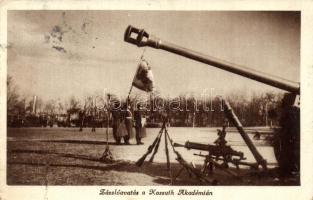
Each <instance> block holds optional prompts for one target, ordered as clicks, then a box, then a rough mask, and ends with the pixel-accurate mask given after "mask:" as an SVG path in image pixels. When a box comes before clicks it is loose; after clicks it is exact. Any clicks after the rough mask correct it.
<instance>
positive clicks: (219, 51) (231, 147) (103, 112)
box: [6, 10, 302, 192]
mask: <svg viewBox="0 0 313 200" xmlns="http://www.w3.org/2000/svg"><path fill="white" fill-rule="evenodd" d="M300 35H301V11H279V10H275V11H205V10H194V11H192V10H8V11H7V41H8V43H7V99H6V100H7V120H6V123H7V133H6V143H7V148H6V155H7V159H6V168H7V169H6V184H7V185H9V186H17V185H22V186H38V185H39V186H82V185H83V186H95V185H98V186H99V185H100V186H159V185H160V186H162V185H163V186H199V185H201V186H212V185H214V186H300V185H301V184H302V182H301V178H300V177H301V170H300V169H301V168H300V158H301V155H300V138H301V137H300V136H301V134H300V58H301V57H300V56H301V55H300V44H301V40H300V39H301V37H300ZM301 111H302V110H301ZM199 192H201V191H199Z"/></svg>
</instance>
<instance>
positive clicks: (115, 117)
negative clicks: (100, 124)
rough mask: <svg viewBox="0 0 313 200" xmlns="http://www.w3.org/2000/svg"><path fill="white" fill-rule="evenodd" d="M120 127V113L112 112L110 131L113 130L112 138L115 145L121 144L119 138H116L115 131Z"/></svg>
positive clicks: (117, 111)
mask: <svg viewBox="0 0 313 200" xmlns="http://www.w3.org/2000/svg"><path fill="white" fill-rule="evenodd" d="M119 125H120V112H119V110H114V109H113V110H112V129H113V137H114V140H115V142H116V144H120V143H121V137H120V136H118V133H117V129H118V127H119Z"/></svg>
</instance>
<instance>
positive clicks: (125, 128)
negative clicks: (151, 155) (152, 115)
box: [112, 104, 146, 145]
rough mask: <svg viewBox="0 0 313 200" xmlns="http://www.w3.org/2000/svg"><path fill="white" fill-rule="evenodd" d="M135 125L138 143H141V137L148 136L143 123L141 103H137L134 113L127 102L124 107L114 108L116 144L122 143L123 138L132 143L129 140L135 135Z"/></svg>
mask: <svg viewBox="0 0 313 200" xmlns="http://www.w3.org/2000/svg"><path fill="white" fill-rule="evenodd" d="M133 126H134V127H135V132H136V143H137V145H141V144H143V142H142V141H141V139H142V138H143V137H145V136H146V129H145V126H144V123H143V117H142V113H141V107H140V105H137V110H135V111H134V115H133V114H132V112H131V109H130V106H129V105H127V104H125V105H124V106H123V107H122V109H118V110H112V128H113V137H114V140H115V141H116V144H121V142H122V139H123V140H124V143H125V144H130V143H129V140H130V139H131V138H132V137H133Z"/></svg>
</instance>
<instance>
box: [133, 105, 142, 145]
mask: <svg viewBox="0 0 313 200" xmlns="http://www.w3.org/2000/svg"><path fill="white" fill-rule="evenodd" d="M140 109H141V107H140V105H139V104H138V105H137V110H136V111H135V112H134V120H135V129H136V141H137V145H140V144H143V142H141V138H142V137H143V127H142V125H143V124H142V115H141V112H140Z"/></svg>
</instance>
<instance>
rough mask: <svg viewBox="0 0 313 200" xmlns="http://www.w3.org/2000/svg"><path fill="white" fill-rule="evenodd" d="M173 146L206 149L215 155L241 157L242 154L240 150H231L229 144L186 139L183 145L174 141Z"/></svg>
mask: <svg viewBox="0 0 313 200" xmlns="http://www.w3.org/2000/svg"><path fill="white" fill-rule="evenodd" d="M173 146H174V147H184V148H186V149H188V150H189V149H195V150H201V151H208V152H209V153H210V154H211V155H215V156H224V155H233V156H238V157H240V158H243V157H244V155H243V153H242V152H239V151H235V150H233V149H232V148H231V147H230V146H223V147H220V146H216V145H210V144H201V143H196V142H189V141H187V142H186V143H185V144H184V145H183V144H178V143H174V144H173Z"/></svg>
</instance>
